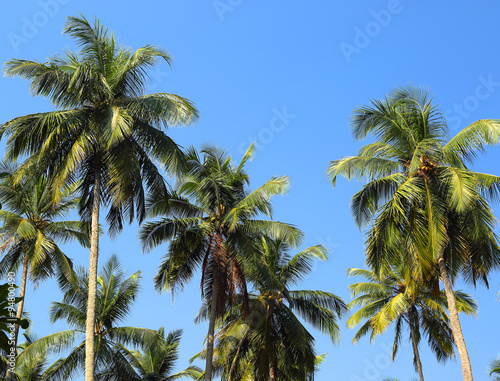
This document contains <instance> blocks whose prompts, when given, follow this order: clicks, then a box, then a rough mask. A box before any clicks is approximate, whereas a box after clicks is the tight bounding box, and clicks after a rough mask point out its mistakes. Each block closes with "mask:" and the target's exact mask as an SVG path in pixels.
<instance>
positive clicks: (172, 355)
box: [98, 327, 201, 381]
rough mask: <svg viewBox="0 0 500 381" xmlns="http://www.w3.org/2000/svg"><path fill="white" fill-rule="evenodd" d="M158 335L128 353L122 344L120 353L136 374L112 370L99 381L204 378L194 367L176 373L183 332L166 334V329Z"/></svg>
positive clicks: (106, 372) (159, 330) (152, 380)
mask: <svg viewBox="0 0 500 381" xmlns="http://www.w3.org/2000/svg"><path fill="white" fill-rule="evenodd" d="M157 333H158V337H157V339H156V340H154V341H151V342H149V343H144V344H142V345H141V346H140V349H139V350H129V349H127V348H126V347H125V346H124V345H120V348H119V350H120V352H121V353H122V355H123V357H124V358H125V359H127V361H128V362H129V363H130V365H131V366H132V367H133V368H134V371H135V373H133V374H126V375H125V376H124V375H122V374H119V373H117V372H116V371H115V369H114V368H113V367H110V368H109V369H107V370H105V371H104V372H102V373H101V375H100V377H99V378H98V379H99V380H100V381H146V380H147V381H170V380H180V379H191V380H197V379H198V378H199V377H200V376H201V371H200V370H199V369H198V368H197V367H195V366H190V367H188V368H187V369H185V370H183V371H180V372H177V373H173V370H174V367H175V363H176V362H177V360H178V358H179V343H180V340H181V335H182V330H175V331H172V332H169V333H168V334H167V333H166V332H165V328H163V327H161V328H160V329H158V331H157Z"/></svg>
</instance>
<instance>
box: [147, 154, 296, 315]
mask: <svg viewBox="0 0 500 381" xmlns="http://www.w3.org/2000/svg"><path fill="white" fill-rule="evenodd" d="M254 150H255V148H254V147H253V145H252V146H251V147H250V148H249V149H248V151H247V152H246V154H245V155H244V157H243V159H242V160H241V162H240V163H239V164H238V165H237V166H234V165H233V163H232V160H231V158H230V157H229V156H227V154H226V153H225V152H224V151H223V150H221V149H219V148H216V147H213V146H207V147H205V148H204V149H203V150H202V151H201V153H202V154H203V158H201V157H200V155H199V154H198V153H197V152H196V151H195V150H194V149H190V150H189V151H188V153H187V155H186V157H187V165H188V172H187V174H186V175H184V176H183V177H181V178H180V179H179V181H178V183H177V184H176V186H175V192H174V193H173V195H171V197H168V196H169V195H161V196H162V197H158V196H157V195H152V196H151V198H150V200H149V213H150V216H151V217H152V218H154V217H158V216H162V215H166V217H163V218H162V219H160V220H158V221H153V222H147V223H145V224H143V226H142V227H141V230H140V239H141V241H142V243H143V247H144V249H145V250H150V249H152V248H154V247H156V246H158V245H160V244H161V243H163V242H170V245H169V247H168V252H167V256H166V258H165V260H164V261H163V262H162V264H161V265H160V268H159V270H158V274H157V276H156V278H155V281H156V287H157V289H158V290H161V289H162V288H165V289H167V290H169V289H174V290H175V288H176V287H179V286H183V285H184V284H185V283H186V282H188V281H189V280H190V279H191V277H192V276H193V273H194V271H195V269H196V268H197V267H198V266H200V265H201V267H202V290H203V291H204V295H205V296H206V297H207V299H208V300H211V293H212V292H211V290H212V283H213V269H214V266H216V267H217V270H218V277H219V279H218V281H219V294H218V295H217V298H218V303H219V304H220V305H221V306H222V305H223V304H224V301H223V299H224V298H225V296H228V297H231V296H232V295H234V292H235V287H241V288H242V290H243V291H244V292H246V291H245V290H246V285H245V281H244V278H245V274H244V265H245V263H247V262H248V260H249V258H251V257H253V256H255V255H257V251H256V250H255V248H254V245H253V241H252V240H253V239H254V238H255V237H258V236H259V235H261V234H263V233H267V234H271V235H273V236H281V237H286V238H287V239H289V240H290V242H292V244H298V242H300V239H301V232H300V231H299V230H298V229H296V228H294V227H293V226H291V225H288V224H285V223H281V222H278V221H272V220H271V221H269V220H261V219H256V217H258V216H259V214H263V215H265V216H271V212H272V207H271V204H270V198H271V197H272V196H273V195H277V194H282V193H285V192H286V190H287V187H288V184H289V180H288V178H287V177H286V176H282V177H273V178H271V179H270V180H268V181H267V182H266V183H264V184H263V185H262V186H260V187H259V188H257V189H256V190H254V191H251V192H249V191H248V190H247V188H246V186H247V185H248V184H249V179H248V175H247V174H246V173H245V171H244V169H243V167H244V164H245V163H246V162H247V161H248V160H249V159H250V158H251V157H252V155H253V153H254ZM221 311H222V310H221Z"/></svg>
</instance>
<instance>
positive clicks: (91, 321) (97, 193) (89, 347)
mask: <svg viewBox="0 0 500 381" xmlns="http://www.w3.org/2000/svg"><path fill="white" fill-rule="evenodd" d="M94 170H95V174H94V202H93V205H92V220H91V236H90V264H89V295H88V301H87V320H86V324H85V381H94V358H95V353H94V332H95V302H96V294H97V260H98V257H99V208H100V205H101V168H100V165H99V163H96V165H95V168H94Z"/></svg>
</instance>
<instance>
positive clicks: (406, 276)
mask: <svg viewBox="0 0 500 381" xmlns="http://www.w3.org/2000/svg"><path fill="white" fill-rule="evenodd" d="M347 275H349V276H362V277H363V278H365V280H366V281H363V282H359V283H354V284H352V285H350V286H349V289H350V291H351V294H352V296H353V298H355V299H354V300H353V301H352V302H350V303H349V305H348V307H349V308H350V309H352V308H354V307H361V308H360V309H359V310H358V311H356V312H355V313H353V315H352V316H351V317H350V318H349V319H348V320H347V326H348V327H349V328H354V327H356V326H357V325H359V323H360V322H361V321H362V320H366V321H365V322H364V323H363V325H362V326H361V328H360V329H359V330H358V332H357V333H356V335H355V336H354V339H353V342H354V343H355V342H357V341H359V340H360V339H361V338H362V337H363V336H365V335H367V334H368V333H370V332H371V335H370V340H371V341H373V340H374V338H375V336H377V335H381V334H383V333H384V332H385V331H386V330H387V328H388V327H389V326H391V325H393V324H394V329H395V337H394V345H393V349H392V360H393V361H394V358H395V356H396V354H397V352H398V349H399V345H400V343H401V339H402V336H403V330H404V327H405V326H407V327H408V330H409V332H410V341H411V343H412V348H413V356H414V357H413V364H414V366H415V371H416V372H417V373H418V375H419V377H420V381H423V380H424V375H423V370H422V363H421V361H420V354H419V350H418V346H419V343H420V339H421V336H422V333H423V334H424V335H425V336H427V341H428V344H429V347H430V348H431V350H432V352H434V354H435V355H436V358H437V360H438V361H440V362H445V361H446V360H447V359H448V358H450V357H453V356H454V350H453V344H454V341H453V335H452V332H451V329H450V327H449V319H448V316H447V314H446V308H447V301H446V295H445V292H444V291H441V292H440V293H439V294H438V295H436V294H435V292H434V290H433V288H432V284H430V283H428V282H419V281H418V280H414V279H412V277H411V274H410V272H409V271H406V270H405V269H404V268H403V266H399V267H397V266H395V267H393V269H392V271H390V272H386V273H384V274H383V275H382V276H380V277H379V276H377V274H376V273H375V272H373V271H369V270H363V269H354V268H351V269H349V270H348V272H347ZM455 301H456V305H457V308H458V310H459V311H460V312H465V313H466V314H468V315H474V316H475V315H476V311H477V304H476V302H475V301H474V300H473V299H472V297H471V296H470V295H468V294H465V293H463V292H461V291H455Z"/></svg>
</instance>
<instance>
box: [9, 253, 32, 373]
mask: <svg viewBox="0 0 500 381" xmlns="http://www.w3.org/2000/svg"><path fill="white" fill-rule="evenodd" d="M28 264H29V261H28V254H26V253H25V254H24V261H23V274H22V276H21V288H20V290H19V297H20V298H22V299H21V301H20V302H19V304H18V305H17V313H16V318H18V319H21V317H22V316H23V308H24V298H25V296H26V283H27V281H28ZM18 339H19V324H16V326H15V328H14V347H15V348H16V349H17V340H18ZM16 354H17V353H16ZM9 377H12V372H11V371H10V368H9V369H8V370H7V373H6V375H5V378H6V379H7V380H9Z"/></svg>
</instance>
